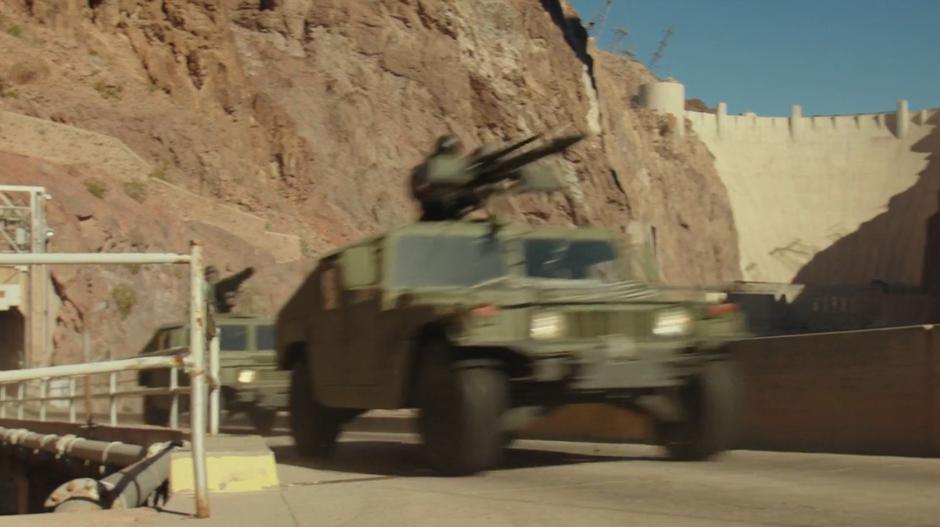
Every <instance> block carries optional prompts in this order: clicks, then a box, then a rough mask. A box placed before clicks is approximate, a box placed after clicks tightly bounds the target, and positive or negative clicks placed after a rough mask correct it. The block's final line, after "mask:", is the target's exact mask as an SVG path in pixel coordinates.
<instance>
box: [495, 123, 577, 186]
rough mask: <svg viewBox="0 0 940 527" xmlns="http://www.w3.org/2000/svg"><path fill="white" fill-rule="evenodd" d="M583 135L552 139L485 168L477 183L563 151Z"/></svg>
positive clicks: (497, 177) (496, 177)
mask: <svg viewBox="0 0 940 527" xmlns="http://www.w3.org/2000/svg"><path fill="white" fill-rule="evenodd" d="M584 137H585V135H584V134H574V135H568V136H563V137H558V138H555V139H553V140H552V141H551V142H549V143H548V144H545V145H543V146H540V147H538V148H533V149H532V150H529V151H528V152H524V153H522V154H519V155H517V156H516V157H511V158H509V159H506V160H504V161H502V162H500V163H498V164H496V165H495V166H492V167H487V168H485V169H484V170H483V171H482V172H481V173H480V174H479V176H478V181H482V182H487V181H492V180H495V179H499V177H500V176H502V175H504V174H509V173H511V172H513V171H515V170H518V169H520V168H522V167H524V166H525V165H528V164H529V163H532V162H534V161H538V160H539V159H542V158H543V157H547V156H550V155H552V154H557V153H559V152H563V151H565V150H566V149H567V148H568V147H570V146H572V145H574V144H575V143H577V142H578V141H581V140H582V139H584Z"/></svg>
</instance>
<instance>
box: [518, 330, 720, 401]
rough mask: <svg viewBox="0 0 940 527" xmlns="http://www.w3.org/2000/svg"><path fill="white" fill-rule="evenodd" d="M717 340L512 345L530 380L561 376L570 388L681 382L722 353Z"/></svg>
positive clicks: (611, 339)
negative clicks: (522, 356) (527, 365)
mask: <svg viewBox="0 0 940 527" xmlns="http://www.w3.org/2000/svg"><path fill="white" fill-rule="evenodd" d="M721 344H724V343H723V342H721V343H719V342H694V341H680V340H665V339H664V340H657V341H636V340H633V339H627V338H618V337H615V336H612V337H606V338H601V339H591V340H590V341H588V342H586V341H585V340H577V341H558V342H537V341H529V342H526V343H525V344H522V345H520V344H518V343H517V344H516V345H513V346H512V348H515V349H516V350H517V351H519V352H522V353H524V354H525V355H527V356H529V357H530V358H531V359H533V360H532V363H531V364H532V371H531V378H532V380H534V381H537V382H552V381H565V382H566V384H567V387H568V389H570V390H574V391H597V390H630V389H640V388H661V387H668V386H677V385H680V384H682V383H683V382H684V380H685V379H686V378H687V377H689V376H690V375H693V374H694V373H696V372H697V371H698V370H699V368H701V366H702V365H703V364H704V363H705V362H707V361H709V360H714V359H717V358H722V357H724V356H725V355H726V354H727V352H726V351H725V348H724V347H723V346H722V345H721Z"/></svg>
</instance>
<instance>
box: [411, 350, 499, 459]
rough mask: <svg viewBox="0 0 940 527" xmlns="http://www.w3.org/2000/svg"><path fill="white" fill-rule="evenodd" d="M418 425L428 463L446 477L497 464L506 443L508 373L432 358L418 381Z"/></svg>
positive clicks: (496, 369) (488, 367) (484, 364)
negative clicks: (504, 429)
mask: <svg viewBox="0 0 940 527" xmlns="http://www.w3.org/2000/svg"><path fill="white" fill-rule="evenodd" d="M419 382H420V384H419V390H420V392H419V405H420V412H419V428H420V431H421V437H422V440H423V442H424V448H425V452H426V455H427V459H428V463H429V464H430V465H431V468H432V469H434V470H435V471H436V472H438V473H440V474H443V475H448V476H463V475H467V474H474V473H477V472H480V471H483V470H487V469H490V468H493V467H495V466H496V465H497V464H498V463H499V460H500V457H501V455H502V451H503V447H504V446H505V445H506V440H505V437H504V436H505V434H504V433H503V431H502V430H501V426H500V425H501V418H502V416H503V414H504V413H505V412H506V410H507V408H508V406H509V386H508V381H507V379H506V374H505V373H504V372H503V371H502V369H500V368H499V367H498V366H497V365H494V364H491V363H476V364H475V363H462V362H454V363H449V362H446V361H444V360H429V361H427V362H426V363H425V364H424V367H422V372H421V377H420V380H419Z"/></svg>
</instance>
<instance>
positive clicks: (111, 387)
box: [108, 371, 117, 426]
mask: <svg viewBox="0 0 940 527" xmlns="http://www.w3.org/2000/svg"><path fill="white" fill-rule="evenodd" d="M116 392H117V372H114V371H112V372H111V373H109V374H108V402H109V410H110V414H111V426H116V425H117V397H115V396H114V394H115V393H116Z"/></svg>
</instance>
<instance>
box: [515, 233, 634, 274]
mask: <svg viewBox="0 0 940 527" xmlns="http://www.w3.org/2000/svg"><path fill="white" fill-rule="evenodd" d="M522 249H523V255H524V257H525V273H526V276H529V277H532V278H554V279H561V280H583V279H595V280H604V281H607V280H613V279H616V276H615V274H614V262H615V260H616V258H617V254H616V252H615V251H614V247H613V245H612V244H611V243H610V242H608V241H607V240H565V239H559V238H541V239H540V238H529V239H525V240H523V242H522Z"/></svg>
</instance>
